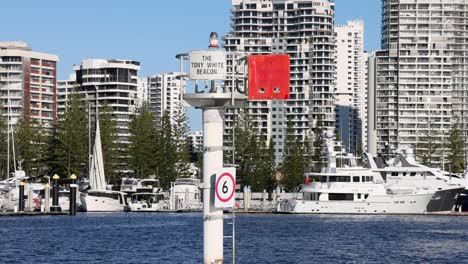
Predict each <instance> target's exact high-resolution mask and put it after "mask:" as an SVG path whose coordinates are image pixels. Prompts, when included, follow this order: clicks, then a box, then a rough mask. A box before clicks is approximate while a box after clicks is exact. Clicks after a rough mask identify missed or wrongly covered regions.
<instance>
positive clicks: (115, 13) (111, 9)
mask: <svg viewBox="0 0 468 264" xmlns="http://www.w3.org/2000/svg"><path fill="white" fill-rule="evenodd" d="M1 2H2V3H1V4H0V10H1V15H0V41H13V40H21V41H25V42H27V43H28V44H29V45H30V46H31V47H32V48H33V50H35V51H40V52H47V53H53V54H57V55H58V56H59V57H60V63H59V69H58V78H59V79H65V78H68V75H69V74H70V73H71V72H72V66H73V64H79V63H80V62H81V60H82V59H85V58H120V59H133V60H137V61H140V62H141V63H142V70H141V74H140V75H141V76H147V75H150V74H154V73H158V72H163V71H177V70H178V62H177V60H176V59H175V58H174V56H175V54H177V53H180V52H185V51H188V50H191V49H204V48H206V46H207V42H208V36H209V33H210V32H211V31H216V32H218V33H220V35H224V34H225V33H226V32H227V31H229V23H230V20H229V18H230V13H229V11H230V8H231V0H201V1H195V0H134V1H128V0H93V1H90V0H80V1H68V0H43V1H37V0H23V1H20V0H17V1H1ZM335 2H336V22H337V23H338V24H343V23H345V22H346V21H347V20H355V19H362V20H364V21H365V26H366V39H365V46H366V50H368V51H371V50H375V49H378V48H379V46H380V44H379V41H380V4H381V1H380V0H336V1H335ZM190 118H191V120H192V122H191V123H192V128H193V129H198V128H199V127H200V114H199V112H198V111H190Z"/></svg>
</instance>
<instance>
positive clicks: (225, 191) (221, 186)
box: [215, 168, 236, 208]
mask: <svg viewBox="0 0 468 264" xmlns="http://www.w3.org/2000/svg"><path fill="white" fill-rule="evenodd" d="M235 194H236V169H235V168H223V169H222V170H220V171H219V172H218V173H216V182H215V207H216V208H227V207H233V206H234V201H235Z"/></svg>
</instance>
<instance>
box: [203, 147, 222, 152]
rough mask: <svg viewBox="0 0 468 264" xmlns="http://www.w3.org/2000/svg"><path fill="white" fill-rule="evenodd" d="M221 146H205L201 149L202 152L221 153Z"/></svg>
mask: <svg viewBox="0 0 468 264" xmlns="http://www.w3.org/2000/svg"><path fill="white" fill-rule="evenodd" d="M223 150H224V147H223V146H206V147H204V148H203V152H215V151H223Z"/></svg>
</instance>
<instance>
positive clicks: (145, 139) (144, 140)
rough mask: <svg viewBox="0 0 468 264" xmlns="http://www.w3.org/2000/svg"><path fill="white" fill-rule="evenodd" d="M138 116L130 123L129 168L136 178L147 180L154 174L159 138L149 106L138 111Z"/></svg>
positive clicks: (144, 106)
mask: <svg viewBox="0 0 468 264" xmlns="http://www.w3.org/2000/svg"><path fill="white" fill-rule="evenodd" d="M137 111H138V114H137V115H135V116H134V118H133V119H132V121H131V122H130V125H129V127H130V137H129V141H130V144H129V146H128V155H129V157H128V159H129V160H128V166H129V168H130V169H131V170H132V171H134V172H135V174H136V177H138V178H146V177H147V176H149V175H152V174H154V172H155V166H156V165H155V164H156V159H155V156H156V158H157V156H158V155H157V152H156V151H157V150H158V148H157V147H158V146H157V145H158V143H159V142H158V138H157V131H156V125H155V122H154V116H153V114H152V113H151V112H150V111H149V109H148V106H147V105H143V106H142V107H141V108H140V109H138V110H137Z"/></svg>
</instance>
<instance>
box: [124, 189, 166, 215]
mask: <svg viewBox="0 0 468 264" xmlns="http://www.w3.org/2000/svg"><path fill="white" fill-rule="evenodd" d="M128 207H129V210H130V211H131V212H158V211H163V210H167V209H169V208H168V204H167V203H166V201H165V197H164V194H157V193H153V192H139V193H134V194H132V196H131V202H130V203H129V205H128Z"/></svg>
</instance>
